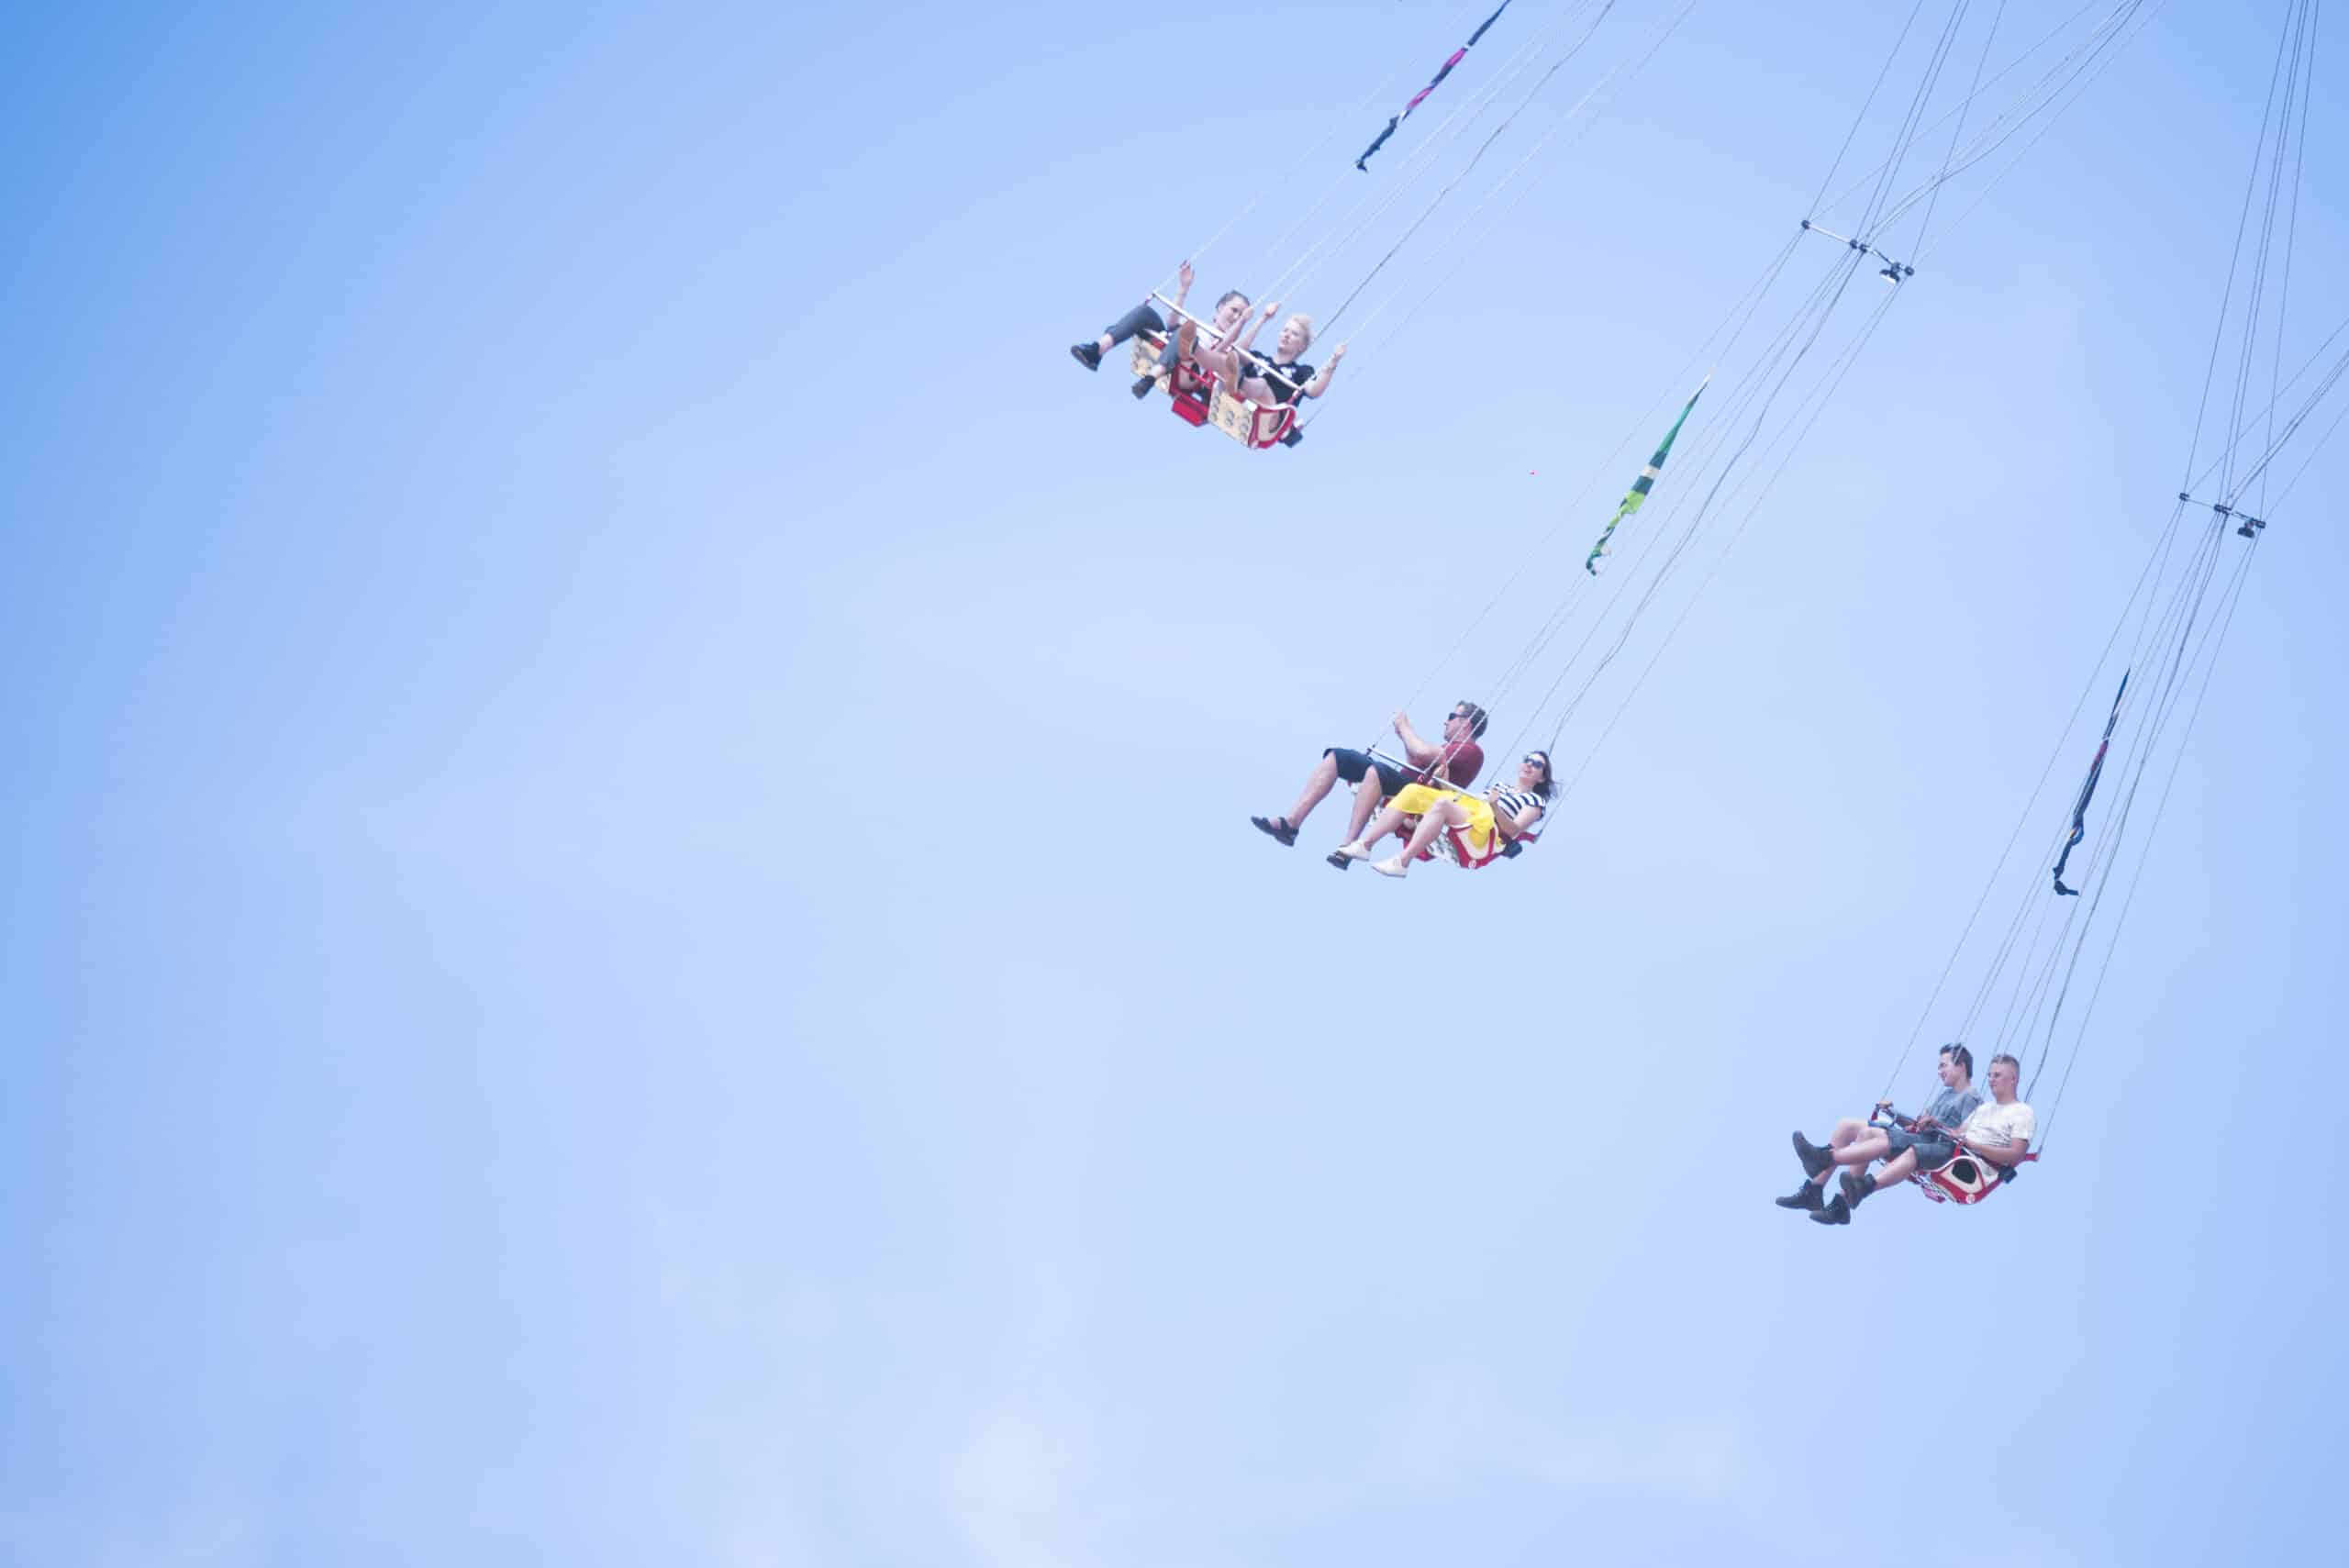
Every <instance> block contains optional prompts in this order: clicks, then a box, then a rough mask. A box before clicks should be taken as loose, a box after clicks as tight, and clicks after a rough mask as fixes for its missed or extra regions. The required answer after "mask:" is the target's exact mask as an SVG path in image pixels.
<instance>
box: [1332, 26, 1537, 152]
mask: <svg viewBox="0 0 2349 1568" xmlns="http://www.w3.org/2000/svg"><path fill="white" fill-rule="evenodd" d="M1506 10H1508V0H1501V5H1500V11H1495V12H1494V13H1493V14H1492V15H1491V16H1489V17H1486V18H1485V22H1484V27H1480V28H1477V29H1476V30H1475V32H1473V33H1470V34H1469V35H1468V41H1467V42H1466V43H1464V44H1462V45H1461V46H1460V47H1459V48H1458V49H1455V50H1453V51H1452V58H1451V59H1450V60H1447V61H1444V62H1443V69H1442V70H1441V71H1439V72H1436V73H1435V75H1434V76H1433V77H1431V79H1430V80H1429V82H1428V84H1427V85H1426V86H1424V87H1422V88H1420V89H1419V92H1418V93H1417V94H1415V95H1413V96H1412V98H1411V101H1410V102H1409V103H1408V104H1406V105H1404V106H1403V112H1402V113H1401V114H1399V115H1397V116H1396V117H1394V118H1393V119H1391V120H1388V121H1387V122H1386V129H1385V130H1382V131H1380V132H1379V133H1378V139H1377V140H1375V141H1374V142H1372V143H1371V144H1370V145H1369V146H1368V147H1365V148H1364V149H1363V150H1362V156H1361V157H1359V158H1357V159H1355V160H1354V167H1355V168H1357V169H1359V170H1361V171H1362V172H1364V173H1365V174H1367V173H1369V172H1370V155H1371V154H1372V153H1374V152H1375V151H1377V150H1379V149H1380V148H1382V147H1384V146H1386V139H1387V138H1388V137H1390V136H1393V135H1394V134H1395V128H1396V127H1397V126H1399V125H1401V124H1402V123H1403V122H1404V121H1405V120H1407V119H1409V118H1410V117H1411V111H1412V110H1413V109H1416V108H1418V107H1419V106H1420V105H1421V104H1423V103H1425V102H1426V101H1427V95H1429V94H1430V93H1432V92H1434V91H1435V90H1436V89H1437V88H1438V87H1440V86H1442V84H1443V79H1444V78H1445V77H1447V76H1449V75H1451V74H1452V68H1453V66H1455V65H1457V64H1459V63H1460V62H1461V61H1464V60H1465V59H1467V58H1468V51H1469V50H1472V49H1475V47H1476V40H1477V39H1480V38H1483V37H1484V36H1485V28H1489V27H1491V26H1492V25H1493V24H1494V23H1495V22H1497V21H1499V20H1500V19H1501V11H1506Z"/></svg>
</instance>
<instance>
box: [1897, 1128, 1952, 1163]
mask: <svg viewBox="0 0 2349 1568" xmlns="http://www.w3.org/2000/svg"><path fill="white" fill-rule="evenodd" d="M1884 1136H1885V1140H1886V1141H1887V1143H1889V1144H1890V1145H1891V1147H1890V1148H1888V1149H1887V1150H1886V1151H1884V1157H1885V1158H1886V1159H1887V1160H1889V1159H1891V1158H1893V1157H1894V1156H1895V1155H1897V1154H1898V1153H1899V1152H1900V1151H1902V1150H1904V1149H1908V1150H1913V1151H1915V1152H1916V1155H1917V1169H1919V1170H1920V1171H1932V1170H1937V1169H1939V1168H1940V1167H1941V1166H1943V1165H1946V1164H1948V1163H1949V1162H1951V1161H1952V1160H1954V1159H1956V1158H1957V1144H1956V1142H1955V1141H1954V1140H1952V1139H1950V1138H1949V1137H1948V1136H1947V1135H1946V1134H1945V1133H1939V1132H1933V1133H1922V1134H1920V1133H1914V1132H1908V1131H1904V1130H1902V1129H1899V1128H1897V1127H1895V1128H1890V1129H1887V1130H1886V1132H1885V1135H1884Z"/></svg>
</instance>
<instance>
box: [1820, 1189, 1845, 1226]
mask: <svg viewBox="0 0 2349 1568" xmlns="http://www.w3.org/2000/svg"><path fill="white" fill-rule="evenodd" d="M1810 1218H1811V1222H1812V1223H1813V1224H1815V1225H1849V1224H1851V1223H1852V1206H1851V1205H1850V1204H1848V1203H1845V1202H1844V1201H1843V1195H1842V1193H1837V1194H1836V1195H1834V1196H1833V1197H1832V1198H1831V1199H1830V1200H1829V1201H1828V1204H1827V1207H1825V1208H1822V1209H1820V1211H1819V1212H1818V1213H1816V1214H1814V1215H1812V1216H1811V1217H1810Z"/></svg>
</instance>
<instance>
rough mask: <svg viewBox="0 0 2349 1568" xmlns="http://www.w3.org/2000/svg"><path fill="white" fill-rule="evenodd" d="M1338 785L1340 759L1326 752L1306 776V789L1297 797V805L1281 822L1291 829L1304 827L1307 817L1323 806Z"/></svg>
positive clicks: (1292, 807) (1291, 807)
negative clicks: (1323, 801)
mask: <svg viewBox="0 0 2349 1568" xmlns="http://www.w3.org/2000/svg"><path fill="white" fill-rule="evenodd" d="M1337 784H1338V759H1337V758H1335V757H1332V756H1330V754H1329V753H1328V752H1326V751H1325V752H1323V753H1322V756H1321V760H1320V761H1319V762H1316V763H1314V764H1313V771H1312V772H1311V773H1308V774H1307V775H1306V778H1305V788H1304V791H1303V792H1302V793H1300V794H1299V795H1297V804H1296V805H1295V806H1290V807H1289V808H1288V815H1287V816H1286V817H1282V818H1281V820H1282V821H1284V822H1286V823H1287V824H1288V825H1289V826H1290V827H1291V828H1302V827H1304V826H1305V819H1306V817H1308V816H1310V815H1311V814H1312V811H1313V808H1314V807H1315V806H1319V805H1320V804H1321V800H1322V797H1323V796H1325V795H1328V794H1329V793H1330V790H1332V789H1334V788H1336V787H1337Z"/></svg>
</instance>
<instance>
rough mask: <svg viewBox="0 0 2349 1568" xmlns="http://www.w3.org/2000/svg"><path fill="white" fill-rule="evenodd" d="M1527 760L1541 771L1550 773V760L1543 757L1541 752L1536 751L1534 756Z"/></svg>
mask: <svg viewBox="0 0 2349 1568" xmlns="http://www.w3.org/2000/svg"><path fill="white" fill-rule="evenodd" d="M1525 760H1526V761H1527V762H1531V763H1532V764H1533V765H1534V766H1535V767H1537V768H1539V769H1541V770H1542V772H1543V773H1548V772H1549V771H1550V759H1549V758H1547V757H1545V756H1543V755H1542V753H1540V752H1539V751H1536V752H1535V753H1533V755H1531V756H1530V757H1528V758H1526V759H1525Z"/></svg>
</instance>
